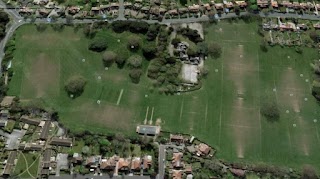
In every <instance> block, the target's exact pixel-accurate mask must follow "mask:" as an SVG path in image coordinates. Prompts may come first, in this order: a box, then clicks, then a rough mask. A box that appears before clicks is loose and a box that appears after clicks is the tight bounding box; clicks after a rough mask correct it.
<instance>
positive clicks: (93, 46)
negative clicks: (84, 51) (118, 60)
mask: <svg viewBox="0 0 320 179" xmlns="http://www.w3.org/2000/svg"><path fill="white" fill-rule="evenodd" d="M107 47H108V44H107V42H106V40H105V39H103V38H96V39H94V40H93V41H92V42H91V43H90V45H89V50H92V51H96V52H102V51H104V50H105V49H107Z"/></svg>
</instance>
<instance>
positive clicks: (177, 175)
mask: <svg viewBox="0 0 320 179" xmlns="http://www.w3.org/2000/svg"><path fill="white" fill-rule="evenodd" d="M182 174H183V171H182V170H172V179H182Z"/></svg>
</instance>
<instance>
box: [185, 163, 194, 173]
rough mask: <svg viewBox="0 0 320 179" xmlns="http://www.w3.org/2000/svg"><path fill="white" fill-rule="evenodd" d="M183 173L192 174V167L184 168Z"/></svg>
mask: <svg viewBox="0 0 320 179" xmlns="http://www.w3.org/2000/svg"><path fill="white" fill-rule="evenodd" d="M184 173H186V174H191V173H192V166H191V165H190V164H189V165H186V166H185V169H184Z"/></svg>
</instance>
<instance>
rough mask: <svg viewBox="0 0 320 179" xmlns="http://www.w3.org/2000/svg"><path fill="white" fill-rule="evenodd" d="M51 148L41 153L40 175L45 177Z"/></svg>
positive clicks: (47, 174)
mask: <svg viewBox="0 0 320 179" xmlns="http://www.w3.org/2000/svg"><path fill="white" fill-rule="evenodd" d="M51 152H52V151H51V149H47V150H45V151H44V153H43V158H42V162H41V176H42V177H47V176H49V173H50V158H51Z"/></svg>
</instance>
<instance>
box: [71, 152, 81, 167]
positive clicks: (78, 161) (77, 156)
mask: <svg viewBox="0 0 320 179" xmlns="http://www.w3.org/2000/svg"><path fill="white" fill-rule="evenodd" d="M82 161H83V158H82V156H81V154H79V153H74V154H73V156H72V160H71V162H72V163H73V164H78V165H79V164H81V163H82Z"/></svg>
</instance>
